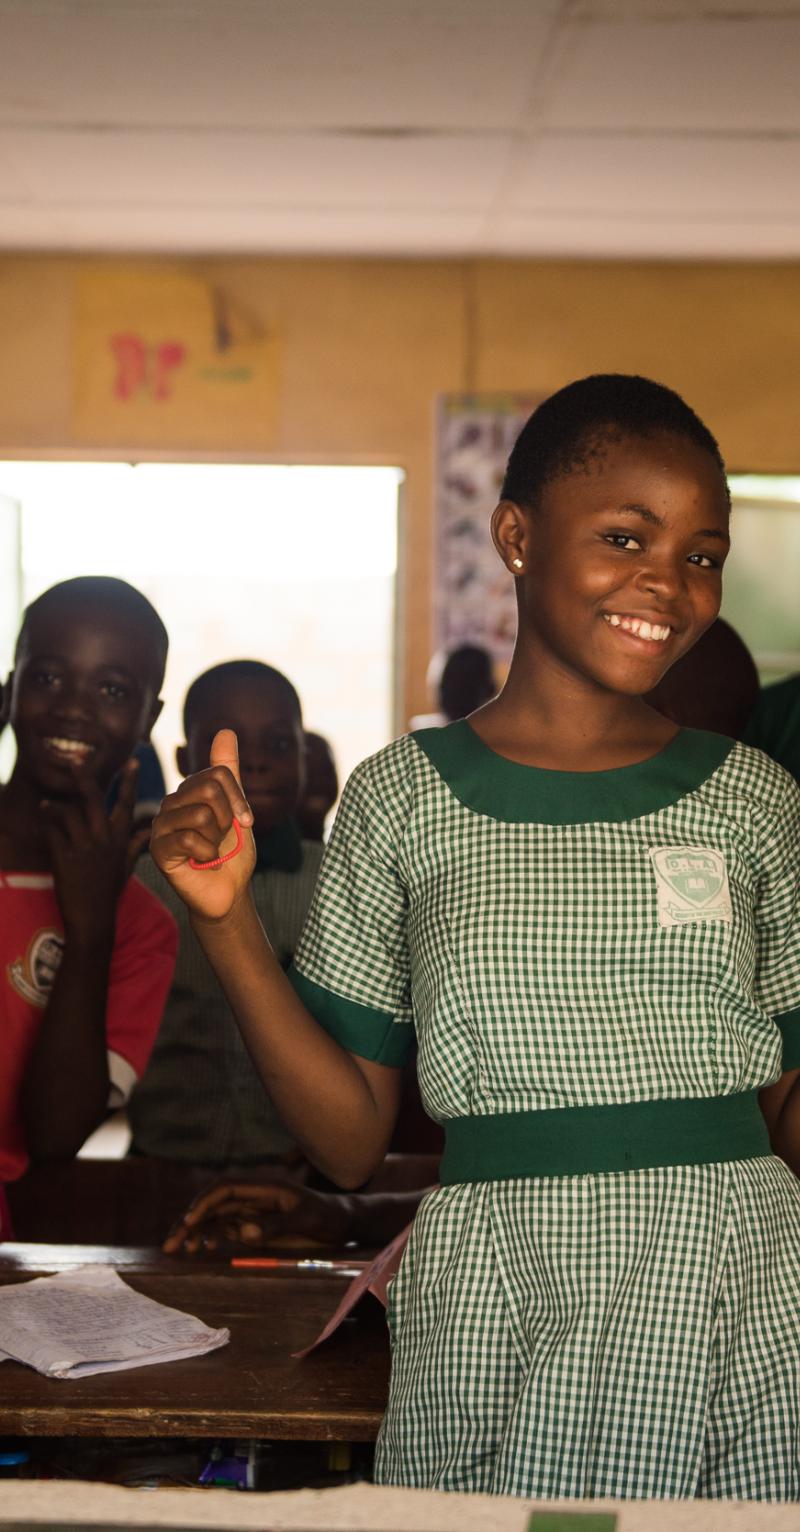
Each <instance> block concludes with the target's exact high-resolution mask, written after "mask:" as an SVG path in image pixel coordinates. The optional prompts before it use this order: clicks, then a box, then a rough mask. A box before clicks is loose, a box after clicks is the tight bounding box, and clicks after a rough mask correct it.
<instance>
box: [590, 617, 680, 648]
mask: <svg viewBox="0 0 800 1532" xmlns="http://www.w3.org/2000/svg"><path fill="white" fill-rule="evenodd" d="M603 617H604V618H605V620H606V622H607V623H608V625H609V627H611V628H622V631H623V633H632V634H633V636H634V638H644V639H647V641H648V642H649V643H651V644H663V643H665V642H666V640H667V639H668V638H669V636H670V633H671V632H672V629H671V628H669V627H665V626H664V625H663V624H661V623H657V622H646V621H645V619H644V618H643V617H621V616H620V615H619V613H617V612H610V613H609V612H604V613H603Z"/></svg>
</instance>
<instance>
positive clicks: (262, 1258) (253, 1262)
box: [231, 1255, 368, 1277]
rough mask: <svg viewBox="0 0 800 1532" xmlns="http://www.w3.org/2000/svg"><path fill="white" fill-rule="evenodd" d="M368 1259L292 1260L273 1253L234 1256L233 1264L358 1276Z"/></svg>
mask: <svg viewBox="0 0 800 1532" xmlns="http://www.w3.org/2000/svg"><path fill="white" fill-rule="evenodd" d="M367 1265H368V1262H367V1261H291V1260H282V1259H281V1258H279V1257H278V1256H273V1255H242V1256H234V1258H233V1260H232V1261H231V1266H239V1267H247V1268H250V1269H251V1270H252V1269H255V1270H262V1271H264V1270H266V1271H274V1270H275V1269H276V1268H277V1267H281V1268H282V1269H284V1270H286V1269H289V1270H293V1271H338V1272H339V1273H340V1274H341V1275H343V1276H350V1277H358V1276H360V1275H361V1272H362V1271H363V1270H364V1268H365V1267H366V1266H367Z"/></svg>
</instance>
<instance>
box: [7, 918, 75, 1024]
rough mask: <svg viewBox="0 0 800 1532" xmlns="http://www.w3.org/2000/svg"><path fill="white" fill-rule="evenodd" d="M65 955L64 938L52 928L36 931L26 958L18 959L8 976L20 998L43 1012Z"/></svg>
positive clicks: (9, 966)
mask: <svg viewBox="0 0 800 1532" xmlns="http://www.w3.org/2000/svg"><path fill="white" fill-rule="evenodd" d="M63 952H64V938H63V936H62V935H61V932H60V931H54V930H53V929H52V928H50V929H49V930H48V929H45V930H43V931H37V932H36V935H35V936H34V937H33V938H32V940H31V943H30V946H29V947H28V950H27V952H26V954H25V956H24V958H15V959H14V961H13V963H9V965H8V968H7V970H6V972H7V973H8V977H9V980H10V982H11V983H12V984H13V986H14V989H15V990H16V991H17V994H18V995H22V998H23V1000H27V1001H28V1004H29V1005H36V1006H38V1007H39V1009H40V1010H44V1008H45V1006H46V1005H47V1002H48V1000H49V999H50V991H51V989H52V988H53V984H54V983H55V977H56V974H57V973H58V970H59V966H60V963H61V957H62V954H63Z"/></svg>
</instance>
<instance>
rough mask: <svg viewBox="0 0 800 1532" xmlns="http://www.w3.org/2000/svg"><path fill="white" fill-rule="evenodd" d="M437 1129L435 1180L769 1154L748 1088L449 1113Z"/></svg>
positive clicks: (761, 1121) (581, 1172) (630, 1167)
mask: <svg viewBox="0 0 800 1532" xmlns="http://www.w3.org/2000/svg"><path fill="white" fill-rule="evenodd" d="M444 1127H445V1150H444V1156H443V1158H442V1163H441V1167H440V1172H439V1180H440V1182H441V1184H442V1185H443V1186H452V1185H454V1184H456V1183H458V1182H461V1181H506V1180H509V1179H511V1178H512V1177H514V1176H581V1175H587V1174H595V1173H597V1172H601V1171H619V1170H650V1169H652V1168H653V1167H654V1166H657V1165H708V1164H711V1163H713V1162H714V1161H720V1160H749V1159H755V1158H756V1157H757V1156H759V1155H764V1154H771V1152H772V1151H771V1148H770V1142H769V1135H768V1133H767V1128H766V1124H765V1122H764V1118H763V1117H762V1115H761V1109H760V1107H759V1105H758V1095H757V1093H756V1091H746V1092H743V1093H742V1094H740V1095H736V1096H708V1097H706V1096H703V1097H697V1098H695V1099H693V1100H690V1101H686V1100H676V1101H626V1102H623V1103H622V1104H621V1105H619V1106H572V1107H563V1108H560V1109H557V1110H555V1111H546V1112H498V1113H496V1114H495V1115H494V1116H490V1117H452V1118H451V1119H450V1120H449V1121H448V1122H446V1123H445V1124H444Z"/></svg>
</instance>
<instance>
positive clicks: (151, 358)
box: [70, 265, 279, 452]
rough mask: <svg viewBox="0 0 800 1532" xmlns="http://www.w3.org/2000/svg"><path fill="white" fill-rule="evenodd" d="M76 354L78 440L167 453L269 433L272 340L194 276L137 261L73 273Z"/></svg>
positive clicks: (274, 397) (266, 443) (245, 442)
mask: <svg viewBox="0 0 800 1532" xmlns="http://www.w3.org/2000/svg"><path fill="white" fill-rule="evenodd" d="M73 334H74V341H73V355H72V416H71V420H70V435H71V437H72V439H73V440H75V441H85V442H93V443H96V445H97V446H98V447H127V446H129V445H130V443H131V442H135V443H136V445H137V446H138V447H139V448H140V449H142V450H146V449H147V448H158V449H160V450H162V451H168V452H172V451H175V450H176V449H177V448H180V447H184V448H189V449H196V448H200V449H203V448H205V447H206V446H207V444H208V442H209V440H211V441H213V439H214V436H215V434H216V430H217V422H218V421H219V419H220V418H221V417H224V418H225V419H226V435H227V440H228V442H229V446H230V447H231V448H232V447H234V446H235V445H237V444H238V445H240V446H242V447H248V446H250V445H251V444H252V442H253V441H254V440H258V441H259V442H260V443H262V445H263V447H264V449H265V450H267V449H268V448H269V447H270V445H271V444H272V442H273V440H274V436H275V420H276V411H277V401H278V383H279V380H278V342H277V338H276V337H275V336H274V335H267V334H265V332H264V327H263V324H262V323H261V322H260V321H259V320H258V319H255V318H253V317H252V316H251V315H249V314H248V313H247V312H246V311H245V310H243V309H241V307H238V306H237V305H234V304H232V303H231V302H230V300H229V298H228V296H227V294H226V292H225V289H224V286H222V285H219V284H216V285H215V284H213V283H212V282H209V281H207V280H205V279H204V278H203V277H201V276H199V275H196V274H194V273H193V272H191V271H189V272H182V271H180V270H175V269H172V268H167V269H165V270H162V271H158V270H148V269H142V268H141V267H139V266H136V265H130V266H125V265H121V266H112V267H107V266H104V265H99V266H96V267H94V266H87V267H86V268H84V269H82V270H81V271H80V272H79V273H78V277H77V281H76V291H75V315H74V330H73Z"/></svg>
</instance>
